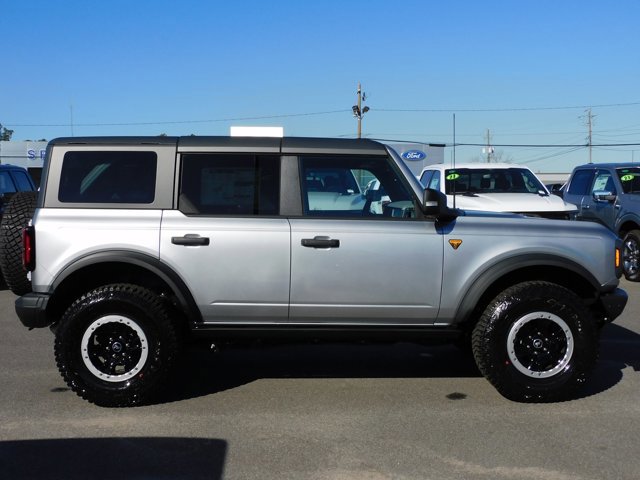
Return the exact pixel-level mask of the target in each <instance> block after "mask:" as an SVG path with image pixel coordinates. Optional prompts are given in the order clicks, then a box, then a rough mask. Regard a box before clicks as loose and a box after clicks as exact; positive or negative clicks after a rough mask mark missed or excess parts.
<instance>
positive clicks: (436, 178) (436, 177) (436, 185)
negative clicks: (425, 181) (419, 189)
mask: <svg viewBox="0 0 640 480" xmlns="http://www.w3.org/2000/svg"><path fill="white" fill-rule="evenodd" d="M427 188H430V189H432V190H440V171H439V170H436V171H435V172H433V177H432V178H431V181H430V182H429V185H428V187H427Z"/></svg>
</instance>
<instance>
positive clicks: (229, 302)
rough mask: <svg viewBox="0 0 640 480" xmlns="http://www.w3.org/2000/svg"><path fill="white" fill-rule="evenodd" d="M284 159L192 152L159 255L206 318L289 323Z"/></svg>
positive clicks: (211, 320) (184, 159) (165, 223)
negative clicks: (282, 187)
mask: <svg viewBox="0 0 640 480" xmlns="http://www.w3.org/2000/svg"><path fill="white" fill-rule="evenodd" d="M279 175H280V157H279V156H278V155H274V154H271V155H270V154H263V155H253V154H232V153H186V154H182V156H181V177H180V184H179V198H178V210H167V211H165V212H164V214H163V218H162V232H161V239H160V255H161V258H162V260H163V262H165V263H167V264H169V265H170V266H171V267H172V268H173V269H174V270H175V271H176V272H178V274H179V275H180V276H181V277H182V278H183V280H184V281H185V283H186V284H187V285H188V286H189V288H190V290H191V292H192V294H193V296H194V299H195V301H196V303H197V305H198V307H199V309H200V311H201V313H202V316H203V319H204V321H205V322H207V323H234V322H244V323H265V322H272V323H273V322H276V323H277V322H281V321H286V319H287V315H288V308H289V274H290V248H289V245H290V228H289V222H288V220H287V219H286V218H283V217H279V216H278V213H279Z"/></svg>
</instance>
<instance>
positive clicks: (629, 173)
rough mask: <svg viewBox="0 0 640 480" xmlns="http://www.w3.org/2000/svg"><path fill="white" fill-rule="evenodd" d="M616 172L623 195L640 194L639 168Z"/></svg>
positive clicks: (620, 169)
mask: <svg viewBox="0 0 640 480" xmlns="http://www.w3.org/2000/svg"><path fill="white" fill-rule="evenodd" d="M616 172H618V178H619V179H620V183H621V184H622V190H623V191H624V193H640V168H618V169H617V170H616Z"/></svg>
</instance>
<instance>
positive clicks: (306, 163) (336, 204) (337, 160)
mask: <svg viewBox="0 0 640 480" xmlns="http://www.w3.org/2000/svg"><path fill="white" fill-rule="evenodd" d="M300 172H301V181H302V195H303V207H304V213H305V215H311V216H320V217H369V216H380V217H382V216H388V217H402V218H407V217H411V216H414V211H413V208H414V205H413V197H412V195H411V193H410V190H409V189H408V188H407V186H406V185H405V183H404V181H403V178H402V177H401V176H400V175H399V174H398V172H396V171H395V170H394V169H393V167H392V165H391V164H390V162H389V161H388V159H387V158H386V157H366V156H358V155H345V156H326V157H320V156H317V157H316V156H313V157H312V156H310V157H302V158H301V159H300Z"/></svg>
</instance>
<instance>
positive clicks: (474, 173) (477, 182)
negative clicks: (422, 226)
mask: <svg viewBox="0 0 640 480" xmlns="http://www.w3.org/2000/svg"><path fill="white" fill-rule="evenodd" d="M445 180H446V193H447V195H452V194H453V193H454V192H455V193H469V194H473V193H534V194H538V193H540V192H542V193H545V194H546V193H547V191H546V190H545V188H544V185H542V183H540V181H539V180H538V179H537V177H536V176H535V175H534V174H533V173H531V171H530V170H528V169H526V168H495V169H494V168H474V169H470V168H456V169H449V170H447V171H446V172H445Z"/></svg>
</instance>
